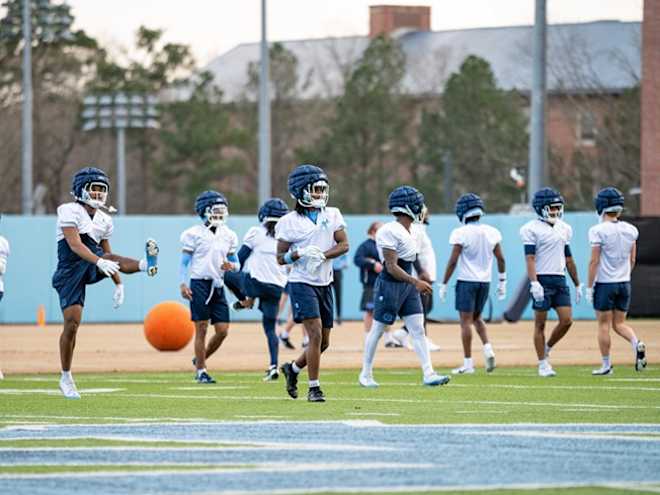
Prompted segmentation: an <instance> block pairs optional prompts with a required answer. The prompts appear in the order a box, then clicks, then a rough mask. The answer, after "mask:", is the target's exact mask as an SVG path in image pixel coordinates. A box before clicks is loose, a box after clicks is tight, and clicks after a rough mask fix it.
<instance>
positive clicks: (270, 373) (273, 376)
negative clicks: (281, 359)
mask: <svg viewBox="0 0 660 495" xmlns="http://www.w3.org/2000/svg"><path fill="white" fill-rule="evenodd" d="M279 377H280V374H279V373H278V372H277V366H271V367H270V368H268V369H267V370H266V374H265V375H264V377H263V381H265V382H272V381H275V380H277V379H278V378H279Z"/></svg>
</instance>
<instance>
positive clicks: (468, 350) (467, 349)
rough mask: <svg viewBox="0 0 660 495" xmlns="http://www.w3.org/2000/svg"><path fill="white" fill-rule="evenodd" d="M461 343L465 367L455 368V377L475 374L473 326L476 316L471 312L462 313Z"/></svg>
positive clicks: (460, 313) (460, 315)
mask: <svg viewBox="0 0 660 495" xmlns="http://www.w3.org/2000/svg"><path fill="white" fill-rule="evenodd" d="M458 314H459V318H460V326H461V343H462V344H463V366H459V367H458V368H454V369H453V370H452V371H451V372H452V373H453V374H454V375H462V374H466V373H467V374H471V373H474V362H473V361H472V325H473V324H474V314H473V313H472V312H470V311H460V312H459V313H458Z"/></svg>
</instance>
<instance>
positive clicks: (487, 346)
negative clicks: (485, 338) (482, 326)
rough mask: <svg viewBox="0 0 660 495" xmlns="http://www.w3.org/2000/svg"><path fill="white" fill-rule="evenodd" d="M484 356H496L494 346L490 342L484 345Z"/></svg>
mask: <svg viewBox="0 0 660 495" xmlns="http://www.w3.org/2000/svg"><path fill="white" fill-rule="evenodd" d="M484 354H486V355H487V356H494V355H495V353H494V352H493V346H492V345H491V344H490V342H488V343H487V344H484Z"/></svg>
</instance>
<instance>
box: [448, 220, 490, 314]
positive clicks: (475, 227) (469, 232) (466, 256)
mask: <svg viewBox="0 0 660 495" xmlns="http://www.w3.org/2000/svg"><path fill="white" fill-rule="evenodd" d="M500 242H502V234H500V231H499V230H497V229H496V228H495V227H491V226H490V225H486V224H483V223H480V222H470V223H468V224H466V225H462V226H461V227H458V228H455V229H454V230H453V231H452V233H451V235H450V236H449V244H451V245H453V246H461V248H462V249H461V254H460V256H459V257H458V262H457V271H456V280H457V282H456V310H457V311H460V312H465V313H475V314H481V312H482V311H483V308H484V305H485V304H486V301H487V300H488V291H489V289H490V280H491V274H492V270H493V257H494V255H493V250H494V249H495V246H497V245H498V244H499V243H500Z"/></svg>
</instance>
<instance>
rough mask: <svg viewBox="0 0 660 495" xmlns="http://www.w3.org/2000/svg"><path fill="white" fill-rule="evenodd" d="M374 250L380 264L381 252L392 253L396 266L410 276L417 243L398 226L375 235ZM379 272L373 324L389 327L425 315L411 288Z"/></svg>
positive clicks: (393, 225)
mask: <svg viewBox="0 0 660 495" xmlns="http://www.w3.org/2000/svg"><path fill="white" fill-rule="evenodd" d="M376 247H377V249H378V255H379V257H380V259H381V261H382V262H383V263H385V261H384V260H385V258H384V256H383V249H389V250H392V251H395V252H396V254H397V256H398V261H397V264H398V265H399V266H400V267H401V268H402V269H403V270H404V271H405V272H406V273H408V274H410V275H412V273H413V263H414V262H415V260H416V259H417V249H418V246H417V242H416V241H415V238H414V237H413V236H412V234H411V233H410V232H409V231H408V230H407V229H406V228H405V227H404V226H403V225H402V224H401V223H399V222H397V221H393V222H389V223H386V224H385V225H383V226H382V227H381V228H380V229H378V232H377V233H376ZM386 268H387V267H385V269H384V270H383V271H382V272H380V275H379V276H378V278H377V279H376V284H375V286H374V289H375V294H374V320H376V321H378V322H381V323H384V324H385V325H391V324H392V323H394V321H395V320H396V319H397V316H398V317H401V318H403V317H404V316H408V315H416V314H424V309H423V307H422V300H421V298H420V295H419V292H418V291H417V289H416V288H415V286H414V285H412V284H409V283H407V282H402V281H400V280H397V279H395V278H394V277H392V275H390V274H389V272H388V271H387V269H386Z"/></svg>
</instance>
